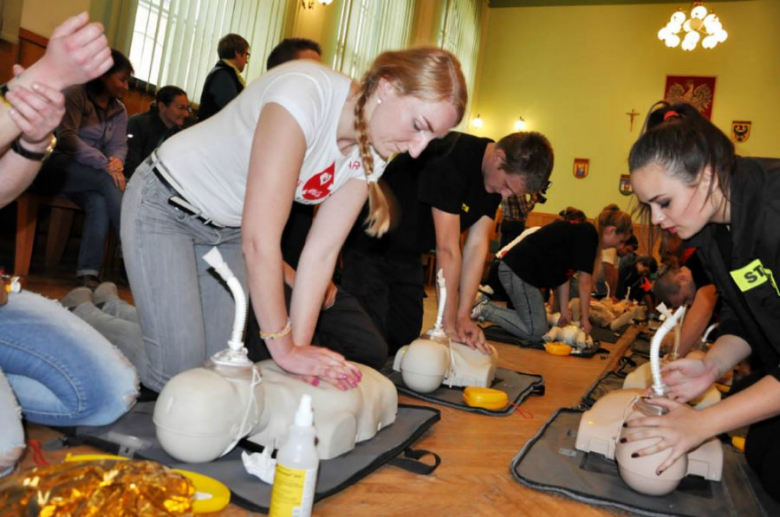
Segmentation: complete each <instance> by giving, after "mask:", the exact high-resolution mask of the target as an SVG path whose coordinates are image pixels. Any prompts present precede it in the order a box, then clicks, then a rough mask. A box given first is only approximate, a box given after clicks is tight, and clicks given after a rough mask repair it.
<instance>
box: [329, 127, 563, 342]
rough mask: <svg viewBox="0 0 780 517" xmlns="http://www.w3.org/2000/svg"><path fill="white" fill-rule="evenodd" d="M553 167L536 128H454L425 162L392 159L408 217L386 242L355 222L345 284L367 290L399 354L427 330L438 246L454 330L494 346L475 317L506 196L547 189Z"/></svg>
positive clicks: (393, 181)
mask: <svg viewBox="0 0 780 517" xmlns="http://www.w3.org/2000/svg"><path fill="white" fill-rule="evenodd" d="M552 168H553V150H552V147H551V146H550V142H549V141H548V140H547V138H545V137H544V136H543V135H541V134H540V133H535V132H524V133H512V134H510V135H507V136H505V137H504V138H502V139H501V140H499V141H498V142H494V141H492V140H490V139H488V138H480V137H477V136H473V135H469V134H465V133H457V132H451V133H450V134H449V135H447V137H445V138H443V139H442V140H440V141H437V142H433V143H432V144H431V145H430V146H429V147H428V149H427V150H426V151H425V152H424V153H423V154H422V155H421V156H420V157H419V158H417V159H415V158H414V157H413V156H410V155H409V154H406V153H401V154H399V155H398V156H396V157H395V158H394V159H393V161H392V162H390V164H389V165H388V167H387V172H386V173H385V177H384V181H385V182H386V184H387V188H388V190H389V191H390V192H392V195H393V197H394V199H395V200H396V201H397V208H398V211H399V221H400V222H399V224H398V226H397V227H396V228H394V229H392V230H391V231H390V232H388V234H387V236H385V237H383V238H381V239H375V238H372V237H370V236H365V235H362V232H361V231H360V228H358V227H356V228H354V229H353V232H352V235H351V237H350V239H349V240H348V242H347V247H346V248H345V251H344V253H343V257H344V270H343V272H342V287H344V289H346V290H347V291H349V292H350V293H352V294H353V295H355V296H357V297H358V299H359V300H360V301H361V303H362V304H363V306H364V308H365V309H366V311H367V312H368V313H369V314H370V315H371V317H372V318H373V319H374V322H375V323H376V324H377V326H378V327H379V329H380V331H382V332H383V333H384V334H385V338H386V339H387V341H388V346H389V348H390V351H391V352H392V353H394V352H395V351H397V350H398V348H400V347H401V346H403V345H406V344H409V343H410V342H411V341H412V340H414V339H415V338H417V337H418V336H419V334H420V330H421V327H422V316H423V297H424V296H425V289H424V279H423V271H422V268H421V267H420V260H421V255H422V254H423V253H425V252H427V251H430V250H431V249H435V250H436V262H437V269H439V268H441V269H443V271H444V278H445V280H446V283H447V303H446V310H445V313H444V320H443V323H444V328H445V330H446V331H447V334H448V335H449V336H450V337H452V338H453V339H455V340H457V341H459V342H462V343H465V344H467V345H469V346H471V347H472V348H475V349H478V350H481V351H483V352H485V353H489V347H488V345H487V342H486V341H485V335H484V333H483V332H482V329H481V328H480V327H479V326H478V325H476V324H475V323H474V322H473V321H471V319H470V315H471V308H472V305H473V303H474V298H475V296H476V293H477V289H478V287H479V282H480V280H481V279H482V273H483V270H484V267H485V257H486V256H487V252H488V245H489V243H488V240H489V236H490V230H491V227H492V225H493V218H494V217H495V215H496V211H497V209H498V206H499V203H500V202H501V198H502V197H503V198H506V197H509V196H512V195H520V194H526V193H535V192H538V191H540V190H541V188H542V187H543V186H544V185H545V184H546V183H547V181H548V180H549V177H550V174H551V172H552ZM466 231H468V237H467V238H466V241H465V244H464V246H463V251H461V235H462V234H463V233H464V232H466Z"/></svg>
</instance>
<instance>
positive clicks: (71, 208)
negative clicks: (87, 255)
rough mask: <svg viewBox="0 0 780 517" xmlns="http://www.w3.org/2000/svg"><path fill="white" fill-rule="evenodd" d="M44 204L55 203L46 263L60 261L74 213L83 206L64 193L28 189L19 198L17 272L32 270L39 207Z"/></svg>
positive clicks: (51, 263)
mask: <svg viewBox="0 0 780 517" xmlns="http://www.w3.org/2000/svg"><path fill="white" fill-rule="evenodd" d="M42 205H48V206H50V207H51V218H50V221H49V230H48V232H47V233H46V255H45V264H46V266H53V265H56V264H58V263H59V262H60V260H61V259H62V254H63V253H64V251H65V246H66V245H67V243H68V236H69V235H70V228H71V225H72V224H73V215H74V214H75V213H76V211H80V210H81V208H80V207H79V206H78V205H77V204H76V203H74V202H73V201H70V200H69V199H66V198H64V197H59V196H40V195H38V194H33V193H31V192H25V193H24V194H22V195H21V196H19V199H17V200H16V250H15V259H14V275H27V274H28V273H29V272H30V261H31V260H32V252H33V244H35V231H36V229H37V226H38V211H39V209H40V207H41V206H42Z"/></svg>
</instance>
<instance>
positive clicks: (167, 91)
mask: <svg viewBox="0 0 780 517" xmlns="http://www.w3.org/2000/svg"><path fill="white" fill-rule="evenodd" d="M189 116H190V101H189V99H187V92H185V91H184V90H182V89H181V88H179V87H178V86H170V85H169V86H163V87H162V88H160V89H159V90H158V91H157V95H156V96H155V100H154V102H153V103H152V105H151V107H150V109H149V111H147V112H146V113H139V114H138V115H133V116H132V117H130V120H128V121H127V158H125V171H126V173H125V174H126V176H127V177H128V178H129V177H130V176H132V174H133V172H134V171H135V169H136V167H138V166H139V165H140V164H141V162H142V161H144V160H145V159H146V157H147V156H149V155H150V154H152V151H154V150H155V149H156V148H158V147H159V146H160V145H161V144H162V143H163V142H164V141H165V140H166V139H168V138H169V137H171V136H173V135H175V134H176V133H178V132H179V131H180V130H181V129H182V128H183V127H184V125H185V123H186V122H187V118H188V117H189Z"/></svg>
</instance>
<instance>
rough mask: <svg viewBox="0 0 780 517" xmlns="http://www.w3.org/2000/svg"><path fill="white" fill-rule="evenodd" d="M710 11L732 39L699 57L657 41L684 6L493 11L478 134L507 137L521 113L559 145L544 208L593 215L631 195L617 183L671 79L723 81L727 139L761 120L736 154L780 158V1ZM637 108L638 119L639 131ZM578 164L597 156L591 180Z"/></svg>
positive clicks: (716, 108) (477, 109)
mask: <svg viewBox="0 0 780 517" xmlns="http://www.w3.org/2000/svg"><path fill="white" fill-rule="evenodd" d="M680 4H681V5H684V4H685V2H680ZM705 5H707V4H705ZM710 5H711V6H712V7H713V8H714V9H715V11H716V13H717V14H718V15H719V16H720V19H721V22H722V23H723V27H724V29H726V30H727V31H728V32H729V38H728V40H727V41H726V42H725V43H723V44H721V45H719V46H718V47H716V48H715V49H713V50H708V51H705V50H702V49H700V48H699V49H697V50H695V51H693V52H683V51H682V50H680V49H679V48H677V49H669V48H667V47H666V46H665V45H664V44H663V42H661V41H660V40H658V39H657V36H656V34H657V32H658V30H659V29H660V28H661V27H662V26H664V25H665V24H666V22H667V21H668V20H669V16H671V14H672V12H673V11H674V10H675V8H676V6H675V5H669V4H666V5H655V4H654V5H623V6H581V7H527V8H502V9H490V11H489V18H488V22H487V25H486V27H485V30H486V31H487V37H486V43H485V48H484V52H483V54H482V56H483V57H482V59H483V63H482V74H481V76H480V77H479V79H478V81H479V87H478V90H477V92H478V96H477V98H475V103H474V105H473V108H472V114H471V116H472V117H473V116H476V114H477V113H479V114H480V115H481V116H482V119H483V120H484V126H483V127H482V129H481V130H475V129H474V128H473V127H470V131H471V132H473V133H475V134H483V135H487V136H491V137H493V138H499V137H501V136H503V135H504V134H506V133H509V132H511V131H512V130H513V124H514V121H515V120H517V117H518V116H523V117H524V118H525V119H526V121H527V122H528V129H529V130H536V131H540V132H542V133H544V134H545V135H547V137H548V138H549V139H550V141H551V142H552V145H553V147H554V148H555V162H556V165H555V170H554V171H553V176H552V179H553V188H552V189H551V190H550V192H549V196H548V198H549V201H548V203H547V205H544V206H540V207H538V209H537V211H539V212H558V211H559V210H560V209H562V208H564V207H566V206H568V205H572V206H576V207H578V208H581V209H582V210H584V211H585V213H586V214H588V216H590V217H594V216H596V215H597V214H598V212H599V211H600V210H601V208H603V207H604V206H605V205H607V204H609V203H618V204H619V205H620V206H623V207H628V206H629V201H630V200H631V199H633V197H626V196H623V195H621V194H620V193H619V192H618V181H619V177H620V175H621V174H627V172H628V170H627V157H628V151H629V149H630V148H631V144H632V143H633V142H634V140H636V138H637V137H638V135H639V131H640V129H641V126H642V122H643V120H644V116H645V114H646V112H647V109H648V108H649V107H650V106H651V105H652V104H653V103H654V102H655V101H657V100H660V99H661V98H662V96H663V93H664V85H665V80H666V75H667V74H671V75H704V76H716V77H717V82H716V86H715V96H714V102H713V113H712V121H713V122H714V123H715V124H716V125H718V127H720V128H721V130H723V131H724V132H726V133H727V134H728V133H730V130H731V122H732V121H733V120H751V121H752V122H753V128H752V134H751V136H750V139H749V140H748V141H747V142H745V143H742V144H736V146H737V152H738V153H739V154H742V155H748V156H775V157H777V156H780V1H777V0H755V1H742V2H718V3H713V4H710ZM632 109H634V110H636V111H638V112H640V115H639V116H637V117H636V118H635V119H634V128H633V132H630V131H629V117H628V116H627V115H626V114H625V113H626V112H629V111H631V110H632ZM575 157H577V158H589V159H590V172H589V175H588V177H587V178H585V179H582V180H578V179H576V178H574V176H573V174H572V164H573V160H574V158H575Z"/></svg>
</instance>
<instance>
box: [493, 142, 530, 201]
mask: <svg viewBox="0 0 780 517" xmlns="http://www.w3.org/2000/svg"><path fill="white" fill-rule="evenodd" d="M505 158H506V155H505V154H504V151H502V150H501V149H496V148H495V147H493V151H492V152H490V153H489V156H488V157H487V163H486V164H485V168H484V171H483V174H482V176H483V178H484V180H485V190H486V191H487V192H489V193H491V194H501V197H502V198H503V199H506V198H508V197H510V196H515V195H524V194H527V193H528V189H527V188H526V185H525V179H524V178H523V176H522V175H521V174H508V173H507V172H506V171H505V170H503V169H502V168H501V166H502V165H503V164H504V160H505Z"/></svg>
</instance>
